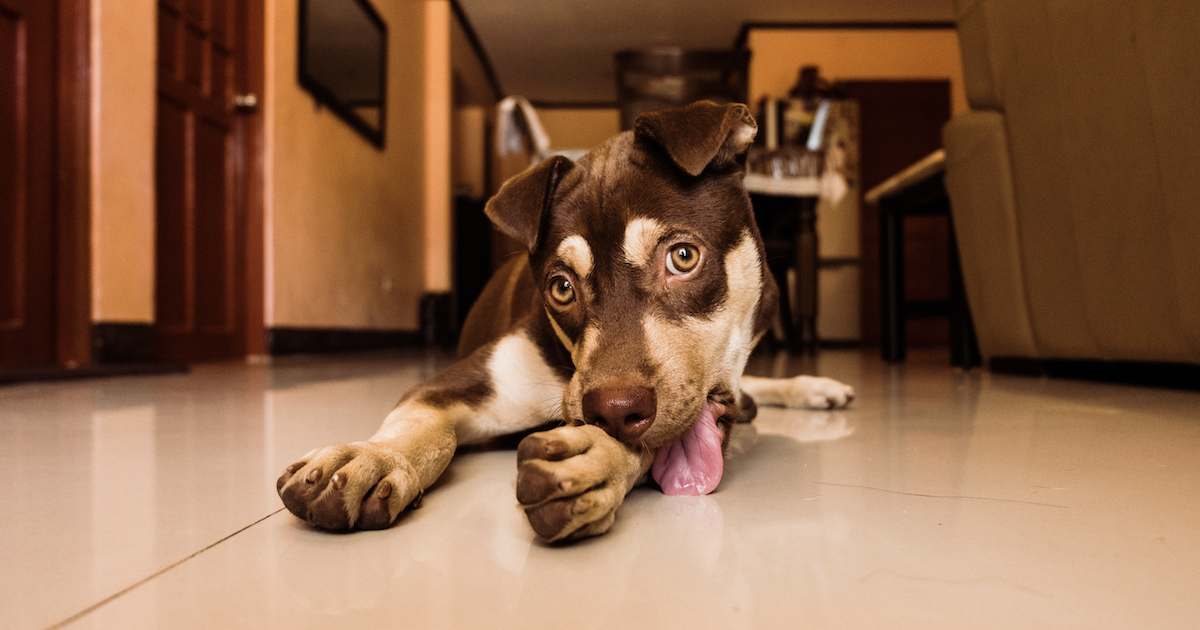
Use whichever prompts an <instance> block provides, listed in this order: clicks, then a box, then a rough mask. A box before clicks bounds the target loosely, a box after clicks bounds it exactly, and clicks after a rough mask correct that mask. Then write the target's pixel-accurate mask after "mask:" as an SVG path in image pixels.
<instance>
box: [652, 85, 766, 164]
mask: <svg viewBox="0 0 1200 630" xmlns="http://www.w3.org/2000/svg"><path fill="white" fill-rule="evenodd" d="M633 129H634V133H635V134H636V135H637V136H638V137H640V138H647V139H649V140H652V141H653V142H655V143H657V144H658V145H659V146H661V147H662V148H663V149H664V150H666V152H667V153H668V154H670V156H671V159H672V160H674V161H675V164H677V165H678V166H679V168H682V169H683V170H685V171H687V173H688V174H689V175H692V176H693V177H694V176H696V175H699V174H700V173H701V172H703V171H704V169H705V168H706V167H708V166H709V165H710V164H711V165H712V166H715V167H721V166H726V165H728V164H731V163H733V162H734V161H736V160H737V159H738V157H739V156H741V155H742V154H744V153H745V152H746V150H747V149H749V148H750V145H751V143H753V142H754V135H755V134H756V133H758V125H757V124H755V122H754V118H753V117H752V116H750V110H749V109H747V108H746V106H745V105H742V104H741V103H730V104H728V105H718V104H716V103H714V102H712V101H699V102H696V103H692V104H691V105H688V106H687V107H682V108H679V109H665V110H661V111H657V112H650V113H647V114H642V115H641V116H638V118H637V120H636V121H635V122H634V123H633Z"/></svg>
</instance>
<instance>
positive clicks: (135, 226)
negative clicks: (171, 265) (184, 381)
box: [91, 0, 157, 323]
mask: <svg viewBox="0 0 1200 630" xmlns="http://www.w3.org/2000/svg"><path fill="white" fill-rule="evenodd" d="M156 7H157V3H156V2H155V0H103V2H101V1H100V0H94V1H93V4H92V60H93V67H92V81H93V89H92V117H93V120H95V121H97V123H96V124H93V125H92V138H91V145H92V178H91V180H92V320H93V321H105V322H127V323H149V322H151V321H153V320H154V110H155V93H154V92H155V67H154V58H155V54H156V40H155V32H156V30H157V22H156V21H155V17H154V16H155V10H156Z"/></svg>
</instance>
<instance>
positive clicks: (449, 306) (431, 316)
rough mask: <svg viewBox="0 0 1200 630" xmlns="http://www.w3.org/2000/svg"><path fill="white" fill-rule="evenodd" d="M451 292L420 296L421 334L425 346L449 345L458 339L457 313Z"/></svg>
mask: <svg viewBox="0 0 1200 630" xmlns="http://www.w3.org/2000/svg"><path fill="white" fill-rule="evenodd" d="M456 306H457V305H456V304H455V300H454V294H453V293H426V294H425V296H424V297H422V298H421V336H422V337H424V339H425V345H427V346H441V347H446V348H448V347H451V346H453V345H454V343H455V342H457V341H458V314H457V312H456V310H457V309H456Z"/></svg>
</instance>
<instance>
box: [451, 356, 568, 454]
mask: <svg viewBox="0 0 1200 630" xmlns="http://www.w3.org/2000/svg"><path fill="white" fill-rule="evenodd" d="M487 371H488V375H489V377H490V378H491V381H492V388H493V389H494V390H495V395H494V396H492V397H491V398H490V399H489V400H488V401H487V402H486V403H485V404H484V405H483V407H482V408H480V409H478V410H475V411H474V413H473V414H472V416H471V417H470V419H469V420H468V421H465V422H460V423H459V425H458V427H457V430H458V432H459V439H460V441H462V442H473V441H476V440H481V439H484V438H488V437H493V436H497V435H505V434H508V433H513V432H514V431H520V430H523V429H529V428H532V427H536V426H538V425H541V424H545V423H546V422H547V421H549V420H550V419H551V418H553V417H555V416H556V412H557V410H558V407H559V405H560V404H561V403H562V392H563V387H565V386H566V384H567V382H566V381H565V380H564V379H563V378H562V377H561V376H559V374H558V373H557V372H555V371H554V370H553V369H551V368H550V366H549V365H547V364H546V360H545V359H544V358H543V357H542V353H541V351H540V350H538V347H537V345H536V344H534V343H533V342H532V341H530V340H529V337H527V336H526V335H525V333H524V332H515V333H512V334H510V335H508V336H507V337H503V338H501V339H500V341H499V342H497V343H496V346H495V348H493V349H492V355H491V357H489V358H488V363H487Z"/></svg>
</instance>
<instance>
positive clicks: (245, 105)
mask: <svg viewBox="0 0 1200 630" xmlns="http://www.w3.org/2000/svg"><path fill="white" fill-rule="evenodd" d="M233 108H234V109H236V110H238V111H239V112H243V113H250V112H255V111H258V95H257V94H237V95H234V97H233Z"/></svg>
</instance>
